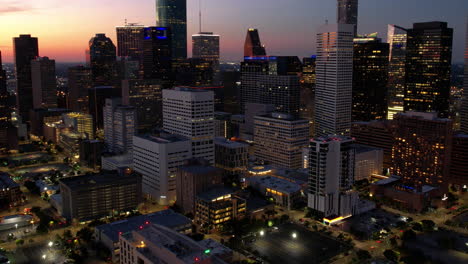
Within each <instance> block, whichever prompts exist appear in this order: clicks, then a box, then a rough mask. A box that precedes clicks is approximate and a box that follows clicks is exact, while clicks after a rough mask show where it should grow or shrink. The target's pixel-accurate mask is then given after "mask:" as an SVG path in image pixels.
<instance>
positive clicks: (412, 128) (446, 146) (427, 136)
mask: <svg viewBox="0 0 468 264" xmlns="http://www.w3.org/2000/svg"><path fill="white" fill-rule="evenodd" d="M394 120H395V132H394V137H395V142H394V145H393V150H392V160H393V162H392V163H393V167H392V174H393V175H396V176H400V177H402V180H403V182H404V183H405V184H406V185H408V186H410V187H414V188H417V189H419V188H422V186H424V185H432V186H439V187H441V189H442V190H446V188H447V186H448V181H449V173H450V160H451V159H450V155H451V147H452V135H453V128H452V127H453V121H452V120H450V119H444V118H438V117H437V113H421V112H406V113H401V114H398V115H396V116H395V118H394Z"/></svg>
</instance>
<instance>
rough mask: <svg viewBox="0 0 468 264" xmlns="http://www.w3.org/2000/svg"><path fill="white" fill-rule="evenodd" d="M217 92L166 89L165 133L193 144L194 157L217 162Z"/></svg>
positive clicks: (164, 102)
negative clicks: (215, 112) (215, 95)
mask: <svg viewBox="0 0 468 264" xmlns="http://www.w3.org/2000/svg"><path fill="white" fill-rule="evenodd" d="M213 119H214V93H213V92H211V91H204V90H198V89H190V88H181V87H177V88H175V89H172V90H163V121H164V125H163V127H164V130H165V131H167V132H169V133H172V134H175V135H181V136H184V137H186V138H188V139H190V140H191V141H192V147H191V148H192V157H194V158H202V159H205V160H207V161H209V162H210V164H213V163H214V143H213V138H214V120H213Z"/></svg>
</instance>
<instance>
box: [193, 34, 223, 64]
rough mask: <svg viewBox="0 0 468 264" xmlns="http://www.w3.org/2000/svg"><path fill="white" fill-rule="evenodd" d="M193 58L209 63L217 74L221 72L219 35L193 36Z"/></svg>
mask: <svg viewBox="0 0 468 264" xmlns="http://www.w3.org/2000/svg"><path fill="white" fill-rule="evenodd" d="M192 44H193V46H192V57H193V58H200V59H204V60H206V61H209V62H211V63H212V65H213V69H214V71H215V72H218V71H219V35H214V34H213V32H200V33H198V34H195V35H192Z"/></svg>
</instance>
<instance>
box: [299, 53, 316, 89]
mask: <svg viewBox="0 0 468 264" xmlns="http://www.w3.org/2000/svg"><path fill="white" fill-rule="evenodd" d="M316 61H317V56H315V55H314V56H312V57H310V58H303V59H302V82H303V83H304V84H305V85H307V86H315V81H316V78H317V76H316Z"/></svg>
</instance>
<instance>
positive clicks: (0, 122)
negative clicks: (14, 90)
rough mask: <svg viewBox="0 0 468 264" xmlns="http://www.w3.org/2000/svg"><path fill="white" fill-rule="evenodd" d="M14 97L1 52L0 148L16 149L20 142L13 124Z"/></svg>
mask: <svg viewBox="0 0 468 264" xmlns="http://www.w3.org/2000/svg"><path fill="white" fill-rule="evenodd" d="M14 99H15V98H14V97H13V96H12V95H11V94H10V93H9V92H8V90H7V76H6V71H5V70H3V65H2V53H1V52H0V149H3V148H6V149H14V148H16V147H17V144H18V137H17V134H18V132H17V130H16V127H14V126H13V125H12V124H11V113H12V112H13V111H14Z"/></svg>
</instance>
